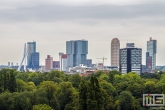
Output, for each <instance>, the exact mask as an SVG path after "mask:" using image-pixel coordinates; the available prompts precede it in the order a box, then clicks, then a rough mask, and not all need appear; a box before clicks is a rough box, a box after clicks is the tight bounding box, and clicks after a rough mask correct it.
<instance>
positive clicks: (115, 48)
mask: <svg viewBox="0 0 165 110" xmlns="http://www.w3.org/2000/svg"><path fill="white" fill-rule="evenodd" d="M119 49H120V41H119V39H118V38H113V39H112V41H111V66H118V67H119Z"/></svg>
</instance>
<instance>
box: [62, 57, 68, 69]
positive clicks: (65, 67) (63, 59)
mask: <svg viewBox="0 0 165 110" xmlns="http://www.w3.org/2000/svg"><path fill="white" fill-rule="evenodd" d="M61 71H67V54H63V55H62V56H61Z"/></svg>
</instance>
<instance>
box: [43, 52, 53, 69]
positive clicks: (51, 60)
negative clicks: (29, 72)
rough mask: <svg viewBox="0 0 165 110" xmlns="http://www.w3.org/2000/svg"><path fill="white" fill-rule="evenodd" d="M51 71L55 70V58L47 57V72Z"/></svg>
mask: <svg viewBox="0 0 165 110" xmlns="http://www.w3.org/2000/svg"><path fill="white" fill-rule="evenodd" d="M51 69H53V57H51V56H50V55H47V58H46V59H45V70H46V71H50V70H51Z"/></svg>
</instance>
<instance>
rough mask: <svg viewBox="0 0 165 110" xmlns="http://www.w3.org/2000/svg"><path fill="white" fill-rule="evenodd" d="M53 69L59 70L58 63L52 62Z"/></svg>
mask: <svg viewBox="0 0 165 110" xmlns="http://www.w3.org/2000/svg"><path fill="white" fill-rule="evenodd" d="M53 69H56V70H59V69H60V62H59V61H53Z"/></svg>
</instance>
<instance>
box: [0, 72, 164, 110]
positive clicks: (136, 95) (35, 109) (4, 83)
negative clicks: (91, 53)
mask: <svg viewBox="0 0 165 110" xmlns="http://www.w3.org/2000/svg"><path fill="white" fill-rule="evenodd" d="M156 93H157V94H162V93H163V94H165V73H164V72H157V73H154V74H148V73H144V74H141V75H138V74H136V73H133V72H130V73H128V74H121V73H120V72H118V71H110V72H109V73H104V72H103V71H98V72H96V73H95V74H91V75H89V76H85V77H82V76H80V75H79V74H73V75H68V74H65V73H64V72H60V71H51V72H45V73H38V72H18V71H16V70H14V69H2V70H0V110H146V109H148V108H147V107H143V104H142V103H143V102H142V101H143V99H142V98H143V94H156Z"/></svg>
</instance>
